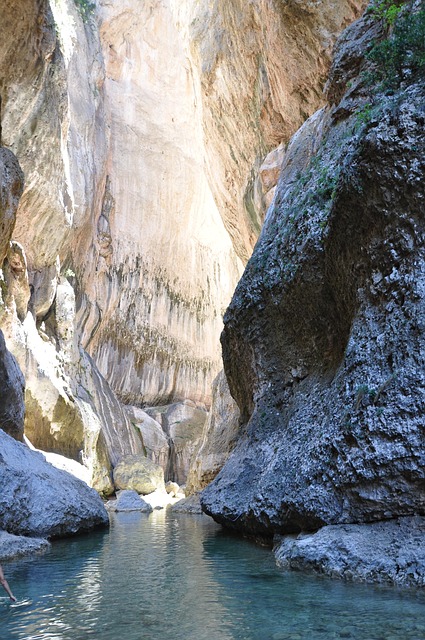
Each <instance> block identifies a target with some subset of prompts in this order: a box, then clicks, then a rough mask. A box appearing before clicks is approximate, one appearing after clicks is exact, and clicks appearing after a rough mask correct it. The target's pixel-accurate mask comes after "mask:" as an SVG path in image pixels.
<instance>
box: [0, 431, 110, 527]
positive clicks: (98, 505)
mask: <svg viewBox="0 0 425 640" xmlns="http://www.w3.org/2000/svg"><path fill="white" fill-rule="evenodd" d="M0 445H1V446H0V451H1V453H0V528H1V529H4V530H5V531H7V532H9V533H12V534H15V535H23V536H38V537H48V538H56V537H60V536H66V535H72V534H76V533H79V532H83V531H89V530H91V529H94V528H96V527H104V526H107V525H108V523H109V520H108V515H107V513H106V510H105V507H104V506H103V503H102V500H101V499H100V497H99V495H98V494H97V492H96V491H95V490H94V489H92V488H90V487H88V486H87V485H86V484H85V483H84V482H82V481H81V480H77V478H74V476H71V475H70V474H69V473H66V472H65V471H60V470H59V469H55V468H54V467H52V465H50V464H48V463H47V462H46V460H45V458H44V456H43V455H42V454H41V453H37V452H35V451H31V450H30V449H29V448H28V447H27V446H25V445H24V444H22V443H20V442H16V441H15V440H14V439H13V438H11V437H10V436H8V435H7V434H6V433H4V432H3V431H1V430H0Z"/></svg>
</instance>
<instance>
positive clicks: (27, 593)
mask: <svg viewBox="0 0 425 640" xmlns="http://www.w3.org/2000/svg"><path fill="white" fill-rule="evenodd" d="M4 570H5V573H6V576H7V578H8V580H9V583H10V585H11V587H12V588H13V591H14V592H15V595H16V596H17V598H18V602H17V603H16V604H10V603H9V601H8V599H7V598H6V597H4V596H3V594H1V598H0V638H1V640H90V639H91V638H95V639H99V640H334V639H339V638H352V639H355V640H407V639H409V640H424V639H425V592H423V591H420V590H413V591H412V590H403V589H397V588H390V587H371V586H365V585H352V584H345V583H343V582H340V581H333V580H330V579H327V578H320V577H311V576H305V575H301V574H297V573H286V572H283V571H282V570H280V569H278V568H277V567H276V565H275V562H274V557H273V554H272V553H271V552H270V550H268V549H265V548H262V547H259V546H257V545H255V544H253V543H251V542H249V541H247V540H243V539H240V538H236V537H234V536H231V535H229V534H226V532H224V531H223V530H222V529H221V528H220V527H219V526H218V525H216V524H215V523H214V522H213V521H212V520H210V519H209V518H208V517H207V516H192V515H183V514H177V513H176V514H173V513H172V512H170V511H165V510H163V511H154V512H153V513H152V514H150V515H149V516H147V515H144V514H139V513H126V514H124V513H121V514H116V515H113V516H112V517H111V528H110V530H109V531H107V530H106V531H99V532H96V533H92V534H90V535H85V536H80V537H76V538H71V539H67V540H61V541H56V542H54V544H53V545H52V547H51V550H50V551H48V552H47V553H45V554H43V555H39V556H34V557H32V558H25V559H20V560H17V561H14V562H9V563H6V564H5V565H4Z"/></svg>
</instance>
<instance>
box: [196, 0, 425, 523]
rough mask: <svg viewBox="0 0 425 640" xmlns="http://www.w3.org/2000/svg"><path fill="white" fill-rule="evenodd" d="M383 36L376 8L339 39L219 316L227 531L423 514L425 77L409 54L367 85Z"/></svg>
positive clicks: (210, 494) (217, 510) (216, 497)
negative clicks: (227, 395) (228, 440)
mask: <svg viewBox="0 0 425 640" xmlns="http://www.w3.org/2000/svg"><path fill="white" fill-rule="evenodd" d="M410 9H411V5H410ZM405 11H407V13H404V14H403V13H402V14H401V17H400V20H401V19H404V18H403V16H408V15H409V9H406V10H405ZM422 19H423V16H422ZM404 24H406V23H404ZM407 24H409V23H407ZM410 24H411V25H414V24H415V23H414V22H412V23H410ZM403 28H404V27H403ZM406 28H407V27H406ZM413 28H414V27H413ZM382 37H383V23H382V22H381V21H378V20H375V19H373V16H371V15H366V16H365V17H364V18H363V19H362V20H360V21H359V22H357V23H355V24H354V25H353V26H352V27H350V28H349V29H348V31H347V32H346V33H345V34H344V36H343V38H342V39H341V41H340V44H339V46H338V47H337V50H336V56H335V63H334V66H333V68H332V71H331V76H330V80H329V84H328V88H327V95H328V98H329V104H328V105H327V106H326V107H325V108H324V109H322V110H320V111H319V112H318V113H316V114H315V115H314V116H313V117H312V118H310V119H309V120H308V121H307V122H306V123H305V125H304V126H303V127H302V128H301V130H300V131H299V132H298V133H297V134H296V136H295V137H294V138H293V140H292V141H291V143H290V145H289V147H288V150H287V153H286V156H285V158H284V161H283V166H282V173H281V176H280V178H279V183H278V188H277V192H276V196H275V199H274V204H273V205H272V207H271V209H270V210H269V213H268V216H267V218H266V221H265V225H264V228H263V231H262V233H261V236H260V239H259V241H258V243H257V246H256V248H255V251H254V254H253V256H252V258H251V260H250V261H249V263H248V266H247V268H246V271H245V273H244V276H243V278H242V280H241V281H240V283H239V285H238V287H237V289H236V292H235V295H234V297H233V300H232V303H231V305H230V307H229V309H228V311H227V313H226V316H225V329H224V333H223V336H222V344H223V357H224V363H225V370H226V373H227V378H228V381H229V386H230V390H231V392H232V394H233V397H234V398H235V399H236V400H237V403H238V405H239V409H240V411H241V416H242V427H241V430H240V433H239V439H238V442H237V445H236V448H235V449H234V451H233V453H232V454H231V456H230V458H229V460H228V462H227V463H226V465H225V466H224V468H223V470H222V471H221V472H220V474H219V475H218V476H217V478H216V480H215V481H214V482H213V483H212V484H211V485H209V487H208V488H207V489H206V490H205V491H204V493H203V497H202V501H203V506H204V508H205V509H206V511H207V512H208V513H210V514H212V515H213V516H214V517H215V518H216V519H217V520H219V521H221V522H223V523H225V524H226V525H227V526H229V527H234V528H237V529H241V530H244V531H248V532H251V533H254V534H265V535H272V534H273V533H276V532H296V531H300V530H308V529H310V530H311V529H316V528H318V527H320V526H322V525H324V524H332V523H347V522H368V521H374V520H384V519H389V518H395V517H397V516H406V515H411V514H415V513H419V514H423V513H424V493H423V483H424V459H423V452H424V444H425V443H424V434H423V428H422V425H423V410H424V407H423V397H424V384H425V381H424V376H423V370H424V362H423V354H424V340H425V334H424V330H423V328H424V322H423V320H424V314H423V310H424V290H425V289H424V242H423V240H424V238H423V233H424V225H423V219H422V211H423V199H424V187H423V185H424V175H425V164H424V157H425V155H424V151H425V146H424V145H425V137H424V128H423V123H424V116H425V112H424V96H425V93H424V92H425V86H424V82H423V72H420V73H418V72H417V69H418V67H416V71H415V66H410V65H411V64H413V62H412V60H413V61H414V59H413V58H409V56H408V53H407V52H406V53H405V55H404V57H402V58H401V59H402V60H403V64H401V65H400V66H399V67H397V69H398V71H397V69H394V70H393V75H391V76H388V75H387V77H386V78H385V74H384V80H385V81H386V83H387V85H386V86H387V87H388V86H389V89H390V90H388V91H386V90H385V88H384V89H382V88H381V89H380V88H379V78H380V77H381V76H379V75H377V76H375V78H378V79H375V82H374V84H373V85H368V84H367V82H366V79H365V76H364V75H362V74H363V72H365V71H369V73H370V72H371V71H373V68H372V67H371V65H370V63H367V62H366V61H365V58H364V54H365V52H367V51H370V50H371V49H372V48H373V46H374V45H375V43H376V42H377V40H379V38H381V39H382ZM400 42H403V43H407V42H409V40H408V39H407V38H406V37H404V38H403V39H402V40H400V41H399V44H398V46H399V47H401V49H402V47H403V46H405V45H400ZM420 46H422V47H423V40H422V41H421V42H419V43H418V47H420ZM394 55H395V54H394ZM397 55H401V54H400V52H399V51H398V52H397ZM380 64H381V65H382V68H383V69H384V71H385V69H386V68H387V67H386V66H385V65H387V64H388V56H386V57H384V59H382V58H381V63H380ZM418 64H419V63H418ZM409 66H410V68H409ZM378 69H379V66H378ZM375 73H377V72H376V71H375ZM387 73H388V72H387ZM397 73H398V76H397Z"/></svg>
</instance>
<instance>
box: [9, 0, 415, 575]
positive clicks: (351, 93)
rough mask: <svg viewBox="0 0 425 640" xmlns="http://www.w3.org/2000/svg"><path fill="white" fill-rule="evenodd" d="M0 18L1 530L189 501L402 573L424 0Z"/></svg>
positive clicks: (226, 4) (127, 2) (264, 2)
mask: <svg viewBox="0 0 425 640" xmlns="http://www.w3.org/2000/svg"><path fill="white" fill-rule="evenodd" d="M0 15H1V17H2V25H3V38H2V41H1V43H0V144H1V147H0V179H1V194H0V229H1V236H0V268H1V271H0V285H1V286H0V381H1V385H0V427H1V430H0V438H1V448H0V476H1V478H2V491H1V496H0V529H1V530H4V532H7V533H8V534H12V535H15V536H29V538H31V540H40V542H39V544H40V545H41V547H40V548H42V547H43V545H44V544H45V542H44V541H45V539H47V538H57V537H61V536H67V535H70V534H74V533H77V532H84V531H87V530H91V529H96V528H99V527H104V526H107V525H108V522H109V518H108V513H107V510H106V509H105V504H107V505H108V502H107V499H108V498H111V497H113V496H115V494H117V495H118V496H119V495H120V492H123V491H126V490H131V491H136V493H138V494H140V495H142V496H144V497H145V498H146V500H149V495H150V494H154V493H157V494H162V495H163V496H168V497H169V501H176V500H177V499H181V498H183V496H185V497H186V498H188V501H187V505H188V506H187V508H188V509H190V508H191V506H190V505H193V504H194V503H195V502H196V501H197V499H198V497H200V503H201V506H202V509H203V511H204V512H205V513H206V514H208V515H209V516H212V518H214V520H216V521H217V522H218V523H220V524H222V525H224V527H225V528H227V529H230V530H235V531H237V532H238V533H240V534H242V535H245V536H249V537H253V538H254V539H256V540H261V541H262V542H266V544H268V545H271V544H274V547H275V553H276V557H277V561H278V564H280V565H281V566H282V567H284V568H286V569H293V570H303V571H304V570H307V571H313V572H318V573H321V574H327V575H331V576H338V577H342V578H345V579H347V580H359V581H366V582H387V583H391V584H402V585H410V586H423V585H424V584H425V556H424V553H423V551H421V550H420V546H421V545H420V541H421V539H422V532H423V531H424V530H425V519H424V518H425V494H424V478H425V476H424V470H425V461H424V451H425V446H424V445H425V442H424V406H423V405H424V386H425V379H424V374H423V371H424V337H425V333H424V327H425V324H424V317H423V296H424V282H425V280H424V276H423V271H424V260H423V251H424V250H423V247H424V242H423V233H424V225H423V221H422V214H423V212H424V206H425V205H424V199H425V192H424V175H425V159H424V151H425V149H424V147H425V136H424V123H425V109H424V104H425V101H424V94H425V86H424V55H425V44H424V41H425V18H424V16H425V8H424V4H423V0H411V1H408V2H401V1H400V2H394V3H393V2H389V1H387V0H376V1H373V2H371V3H369V5H368V3H367V2H366V0H340V1H339V2H333V1H332V0H286V1H285V2H283V1H282V0H252V1H251V2H248V3H247V2H242V0H214V1H213V2H211V1H209V0H196V1H195V0H148V1H146V2H140V1H139V0H119V1H117V2H111V1H110V0H96V1H90V0H3V3H2V8H1V10H0ZM223 318H224V324H223ZM223 367H224V370H223ZM46 459H47V461H48V462H47V461H46ZM52 465H53V466H52ZM56 467H59V468H56ZM64 469H65V470H64ZM69 472H71V473H69ZM71 474H73V475H71ZM75 475H77V476H78V478H76V477H74V476H75ZM35 479H37V480H35ZM166 483H168V486H167V491H168V493H167V491H166ZM87 485H89V486H87ZM170 496H172V497H170ZM176 496H177V497H176ZM121 497H122V498H123V499H124V497H125V496H124V495H122V496H121ZM134 498H136V501H138V502H137V504H139V502H140V501H139V499H138V498H137V496H134V495H133V497H132V498H131V500H134ZM125 499H129V500H130V497H129V496H128V495H127V496H126V497H125ZM167 500H168V498H167V499H166V501H167ZM112 502H113V501H112V500H109V503H112ZM56 503H58V504H60V505H61V507H60V509H55V508H53V506H52V505H55V504H56ZM151 504H152V506H153V508H155V504H156V503H154V502H151ZM184 504H186V503H185V501H184V500H181V505H180V506H181V507H183V505H184ZM150 508H151V509H152V507H150ZM193 508H194V509H196V508H197V507H196V506H195V507H193ZM315 532H317V533H315ZM298 534H301V535H298ZM371 536H372V538H373V540H374V541H375V542H374V545H373V547H374V548H373V549H368V548H367V543H366V542H365V540H366V539H369V538H370V537H371ZM359 541H360V542H359ZM31 544H33V542H31ZM357 544H358V545H360V547H359V548H360V551H357V547H356V545H357ZM400 548H401V549H402V552H401V551H400ZM356 554H357V555H356ZM359 554H360V556H362V557H363V556H364V562H363V563H362V561H359V559H358V555H359ZM400 554H401V555H400ZM403 554H404V555H403ZM12 555H13V554H12ZM401 556H403V558H402V560H403V562H402V561H401V560H400V558H401ZM0 557H1V555H0ZM382 557H385V558H386V561H385V562H382ZM403 563H404V564H403Z"/></svg>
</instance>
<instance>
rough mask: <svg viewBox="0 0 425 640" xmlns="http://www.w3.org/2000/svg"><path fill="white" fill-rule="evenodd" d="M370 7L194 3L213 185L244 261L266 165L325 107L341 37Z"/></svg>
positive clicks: (276, 1)
mask: <svg viewBox="0 0 425 640" xmlns="http://www.w3.org/2000/svg"><path fill="white" fill-rule="evenodd" d="M173 4H176V5H177V4H179V5H183V6H182V7H181V8H180V15H181V16H182V15H184V14H185V12H187V8H186V9H185V8H184V5H185V4H186V3H181V2H175V3H173ZM365 4H366V3H365V2H364V1H363V0H354V1H352V0H341V1H340V2H332V1H330V0H325V1H324V2H312V1H310V0H291V1H290V2H282V1H281V0H271V1H270V2H263V1H262V0H254V1H253V2H249V3H247V2H245V1H244V0H218V1H217V2H214V3H211V2H209V1H208V0H201V1H200V2H199V3H197V10H196V12H195V13H194V16H193V17H192V22H191V23H190V25H189V26H188V39H189V41H190V49H191V51H192V56H193V58H194V60H195V61H196V66H197V68H198V70H199V73H200V81H201V95H202V102H203V123H204V135H205V139H206V163H207V170H208V177H209V182H210V185H211V187H212V190H213V193H214V198H215V200H216V202H217V204H218V207H219V210H220V212H221V214H222V216H223V221H224V224H225V226H226V229H227V231H228V232H229V234H230V236H231V238H232V241H233V243H234V246H235V247H236V250H237V253H238V255H239V256H240V257H241V258H242V259H243V261H244V262H246V260H247V259H248V258H249V256H250V254H251V250H252V247H253V246H254V243H255V241H256V239H257V237H258V233H259V230H260V227H261V223H262V218H263V213H264V208H265V205H266V204H267V203H266V202H265V201H264V199H263V190H262V188H261V184H260V181H259V178H258V169H259V167H260V165H261V163H262V160H263V159H264V156H265V155H266V154H267V152H268V151H269V150H270V149H271V148H272V147H277V146H278V145H279V144H280V143H281V142H282V141H284V142H287V141H288V140H289V138H290V136H291V135H292V134H293V133H294V131H296V129H297V128H298V127H299V126H300V125H301V123H302V122H303V121H304V120H305V119H306V117H307V116H309V115H311V114H312V113H314V111H316V109H317V108H318V107H319V106H320V105H321V104H322V102H323V96H322V87H323V83H324V81H325V78H326V74H327V70H328V68H329V65H330V61H331V53H332V47H333V44H334V42H335V39H336V36H337V35H338V34H339V33H340V32H341V30H342V29H343V28H344V27H345V26H346V25H347V24H348V23H349V22H351V21H352V20H354V19H355V18H356V17H357V15H358V13H359V10H360V9H361V8H362V7H364V6H365ZM181 19H182V20H183V17H182V18H181Z"/></svg>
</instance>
